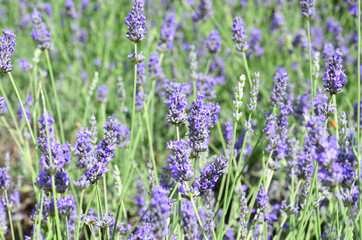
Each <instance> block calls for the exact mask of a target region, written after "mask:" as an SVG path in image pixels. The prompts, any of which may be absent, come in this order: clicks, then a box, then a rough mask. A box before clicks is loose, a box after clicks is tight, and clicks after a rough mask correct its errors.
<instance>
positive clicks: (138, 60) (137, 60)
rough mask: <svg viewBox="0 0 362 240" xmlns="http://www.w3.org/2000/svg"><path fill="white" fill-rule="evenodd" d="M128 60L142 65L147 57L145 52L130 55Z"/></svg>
mask: <svg viewBox="0 0 362 240" xmlns="http://www.w3.org/2000/svg"><path fill="white" fill-rule="evenodd" d="M128 59H129V60H131V61H132V62H133V63H141V62H143V61H144V60H145V57H144V56H143V52H140V53H138V54H137V53H130V54H129V55H128Z"/></svg>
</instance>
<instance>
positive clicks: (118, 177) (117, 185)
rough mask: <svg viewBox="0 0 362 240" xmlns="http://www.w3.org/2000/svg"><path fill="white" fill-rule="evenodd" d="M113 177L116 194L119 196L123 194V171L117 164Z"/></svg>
mask: <svg viewBox="0 0 362 240" xmlns="http://www.w3.org/2000/svg"><path fill="white" fill-rule="evenodd" d="M113 178H114V187H115V188H116V194H117V196H118V197H119V196H121V193H122V179H121V173H120V172H119V168H118V166H117V165H114V171H113Z"/></svg>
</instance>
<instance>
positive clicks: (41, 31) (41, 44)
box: [30, 8, 53, 50]
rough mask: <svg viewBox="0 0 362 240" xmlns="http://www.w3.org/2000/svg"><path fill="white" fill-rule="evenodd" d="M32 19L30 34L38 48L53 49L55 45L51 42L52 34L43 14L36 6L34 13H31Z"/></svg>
mask: <svg viewBox="0 0 362 240" xmlns="http://www.w3.org/2000/svg"><path fill="white" fill-rule="evenodd" d="M31 19H32V21H33V27H32V29H31V32H30V35H31V36H32V37H33V39H34V41H35V42H36V44H37V45H38V48H40V49H41V50H49V49H51V48H52V46H53V44H52V43H51V42H50V36H51V35H50V32H49V30H48V29H47V26H46V24H45V23H44V22H43V20H42V14H41V13H40V12H39V11H38V9H36V8H34V10H33V13H32V14H31Z"/></svg>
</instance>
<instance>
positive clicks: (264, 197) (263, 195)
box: [256, 186, 269, 212]
mask: <svg viewBox="0 0 362 240" xmlns="http://www.w3.org/2000/svg"><path fill="white" fill-rule="evenodd" d="M268 201H269V197H268V193H267V192H266V191H265V189H264V187H263V186H260V189H259V192H258V195H257V196H256V209H258V210H259V211H261V212H264V211H265V209H266V205H267V203H268Z"/></svg>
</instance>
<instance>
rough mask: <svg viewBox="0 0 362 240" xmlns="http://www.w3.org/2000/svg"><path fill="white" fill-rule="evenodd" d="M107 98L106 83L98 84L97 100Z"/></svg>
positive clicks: (103, 100) (104, 100) (100, 100)
mask: <svg viewBox="0 0 362 240" xmlns="http://www.w3.org/2000/svg"><path fill="white" fill-rule="evenodd" d="M107 100H108V86H107V85H106V84H104V85H102V86H99V87H98V89H97V101H98V102H101V103H104V102H107Z"/></svg>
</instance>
